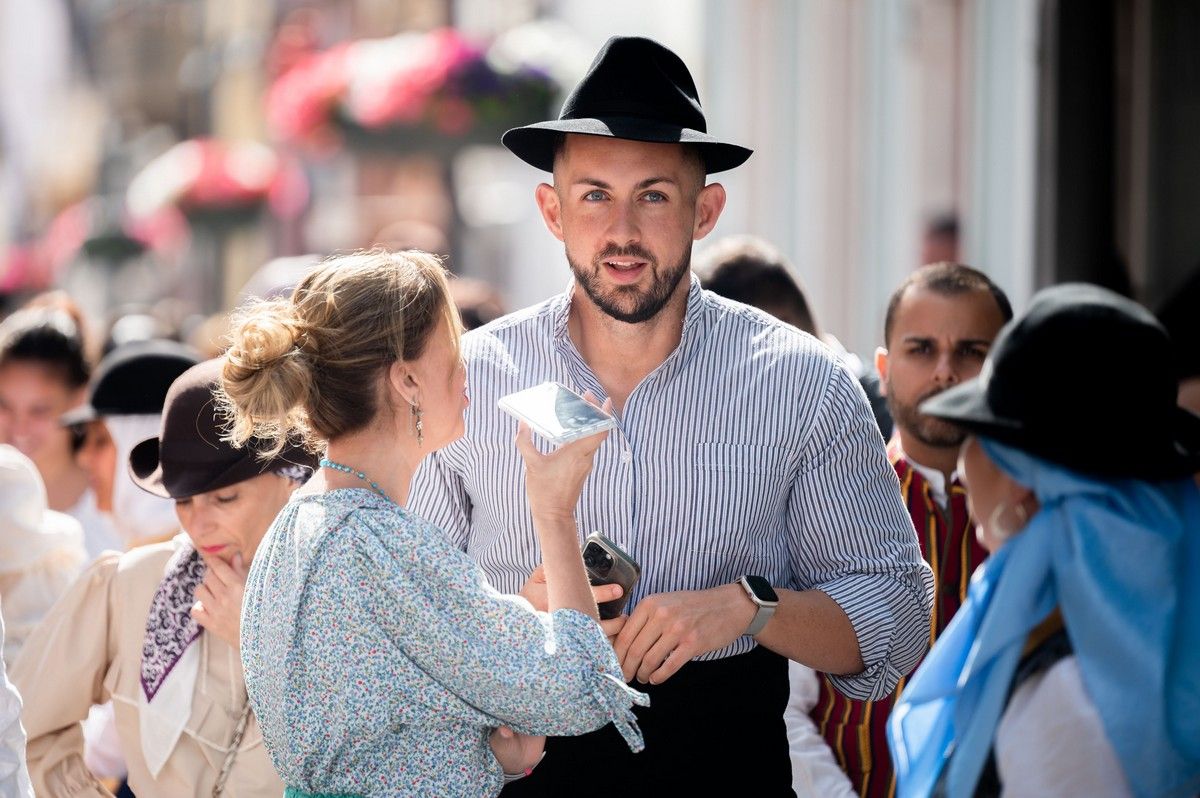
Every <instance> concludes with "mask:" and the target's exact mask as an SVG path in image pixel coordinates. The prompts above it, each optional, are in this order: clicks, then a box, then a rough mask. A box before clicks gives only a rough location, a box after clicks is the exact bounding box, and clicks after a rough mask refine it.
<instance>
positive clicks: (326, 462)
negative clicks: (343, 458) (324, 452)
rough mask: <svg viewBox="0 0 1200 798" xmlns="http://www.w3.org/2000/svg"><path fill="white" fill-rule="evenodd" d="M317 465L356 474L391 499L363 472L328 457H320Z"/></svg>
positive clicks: (389, 499) (374, 489) (383, 495)
mask: <svg viewBox="0 0 1200 798" xmlns="http://www.w3.org/2000/svg"><path fill="white" fill-rule="evenodd" d="M317 465H319V466H321V468H332V469H333V470H334V471H341V472H342V473H343V474H351V475H353V476H356V477H358V478H359V479H361V480H362V481H363V482H365V483H367V484H368V485H370V486H371V490H373V491H375V492H376V493H378V494H379V495H380V496H382V497H383V498H385V499H387V500H388V501H389V502H390V501H392V499H391V497H390V496H388V495H387V494H386V493H384V492H383V488H381V487H379V483H378V482H376V481H375V480H373V479H371V478H369V477H368V476H367V475H366V474H364V473H363V472H361V471H357V470H355V469H353V468H351V467H350V466H348V465H342V464H341V463H335V462H333V461H332V460H330V459H329V458H328V457H322V458H321V460H320V462H318V463H317ZM392 503H393V504H395V502H392Z"/></svg>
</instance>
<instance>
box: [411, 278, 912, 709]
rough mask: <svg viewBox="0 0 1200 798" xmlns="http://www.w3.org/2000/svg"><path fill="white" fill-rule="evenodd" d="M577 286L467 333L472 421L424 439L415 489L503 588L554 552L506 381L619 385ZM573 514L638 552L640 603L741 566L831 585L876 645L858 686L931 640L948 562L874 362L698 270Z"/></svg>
mask: <svg viewBox="0 0 1200 798" xmlns="http://www.w3.org/2000/svg"><path fill="white" fill-rule="evenodd" d="M573 290H574V289H573V286H570V287H568V290H567V292H566V293H565V294H563V295H560V296H558V297H555V298H553V299H550V300H548V301H546V302H544V303H542V304H540V305H537V306H534V307H532V308H528V309H526V310H523V311H519V312H517V313H514V314H511V315H509V316H506V317H504V318H502V319H499V320H497V321H495V322H493V323H492V324H489V325H487V326H486V327H483V328H481V329H479V330H476V331H473V332H471V333H469V334H467V335H466V336H465V337H464V339H463V350H464V356H465V358H466V361H467V370H468V371H467V374H468V376H467V385H468V393H469V394H470V396H471V405H470V407H469V408H468V410H467V417H466V434H465V435H464V436H463V438H461V439H460V440H458V441H456V442H455V443H453V444H451V445H449V446H447V447H446V448H444V449H442V450H441V451H439V452H437V453H435V454H434V455H432V456H431V457H428V458H426V460H425V464H424V465H423V466H422V468H421V469H420V470H419V471H418V473H417V475H416V477H415V478H414V481H413V486H412V490H411V492H410V495H409V507H410V509H411V510H412V511H414V512H416V513H417V514H419V515H421V516H423V517H424V518H426V519H428V520H430V521H432V522H433V523H435V524H437V525H439V526H440V527H441V528H442V529H444V530H446V532H447V534H449V535H450V536H451V537H452V538H453V540H454V541H455V542H456V543H457V544H458V545H459V546H461V547H462V548H463V549H464V550H465V551H467V552H468V553H469V554H470V555H471V556H472V557H473V558H474V559H476V560H477V561H478V562H479V563H480V564H481V565H482V567H483V569H484V571H485V572H486V573H487V575H488V577H489V579H490V580H491V581H492V584H493V585H494V586H495V587H497V588H498V589H500V590H502V591H507V592H516V591H517V590H519V589H520V587H521V586H522V584H524V582H525V580H526V579H527V578H528V576H529V574H530V572H531V571H532V570H533V568H534V567H535V566H536V565H538V563H539V562H540V561H541V555H540V551H539V546H538V541H537V537H536V534H535V533H534V529H533V523H532V519H531V517H530V514H529V509H528V504H527V502H526V497H525V483H524V466H523V464H522V462H521V458H520V455H519V454H518V452H517V450H516V447H515V446H514V444H513V436H514V434H515V432H516V426H517V422H516V421H515V420H513V419H512V418H510V417H509V416H507V415H505V414H504V413H503V412H502V411H500V410H498V409H497V407H496V400H497V399H499V398H500V397H501V396H504V395H505V394H508V393H512V392H514V391H519V390H522V389H525V388H529V387H531V386H534V385H537V384H539V383H542V382H545V381H547V380H554V381H557V382H561V383H563V384H564V385H567V386H569V387H572V388H574V389H576V390H578V391H580V392H583V391H585V390H590V391H592V393H594V394H595V395H596V396H598V397H600V398H601V399H604V398H605V391H604V389H603V388H602V387H601V385H600V383H599V381H598V380H597V379H596V377H595V375H594V374H593V373H592V371H591V369H590V368H588V366H587V364H586V363H585V362H584V361H583V358H582V357H581V356H580V354H579V352H578V350H577V349H576V348H575V346H574V344H573V343H572V341H571V338H570V336H569V335H568V332H567V318H568V314H569V312H570V302H571V296H572V292H573ZM576 517H577V519H578V520H579V522H580V526H579V534H580V539H581V540H582V538H583V537H584V536H585V535H586V534H587V533H589V532H591V531H600V532H603V533H604V534H605V535H607V536H608V537H610V538H611V539H612V540H613V541H614V542H616V543H617V545H619V546H620V547H621V548H623V549H624V550H625V551H626V552H628V553H629V554H630V555H631V556H632V557H633V558H634V559H635V560H637V561H638V562H639V563H640V564H641V566H642V578H641V581H640V582H639V583H638V585H637V587H636V588H635V589H634V591H633V593H632V596H631V603H630V610H632V608H633V607H634V606H636V604H637V602H638V601H639V600H640V599H641V598H642V597H644V596H647V595H650V594H654V593H663V592H669V591H675V590H701V589H706V588H711V587H716V586H719V585H723V584H729V583H732V582H734V581H736V580H737V579H738V578H739V577H741V576H742V575H743V574H758V575H761V576H763V577H765V578H766V579H768V580H769V581H770V582H771V584H772V585H774V586H776V587H781V588H790V589H793V590H809V589H819V590H821V591H823V592H825V593H827V594H828V595H829V596H831V597H832V598H833V599H834V600H835V601H836V602H837V603H838V604H839V605H840V606H841V607H842V609H843V610H844V611H845V612H846V614H847V616H848V617H849V619H850V621H851V623H852V624H853V626H854V629H855V632H856V633H857V636H858V640H859V645H860V648H861V652H862V658H863V662H864V663H865V664H866V669H865V670H864V671H863V672H862V673H861V674H857V675H854V676H849V677H835V681H836V682H837V684H838V686H839V688H840V689H841V690H843V691H845V692H846V693H847V694H848V695H852V696H855V697H859V698H878V697H880V696H883V695H886V694H888V693H889V692H890V691H891V690H892V688H893V686H894V685H895V684H896V681H897V680H898V679H899V678H900V677H901V676H902V675H903V674H905V673H908V672H909V671H910V670H911V669H912V667H913V666H914V665H915V664H916V663H917V661H918V660H919V659H920V657H921V656H922V655H923V654H924V652H925V648H926V645H927V643H928V639H929V633H928V629H929V617H930V603H931V600H932V590H933V580H932V577H931V575H930V571H929V567H928V566H927V565H926V564H925V561H924V560H923V559H922V557H921V550H920V547H919V545H918V542H917V538H916V534H915V533H914V531H913V526H912V522H911V520H910V519H909V516H908V513H907V512H906V511H905V507H904V505H903V503H902V502H901V500H900V490H899V485H898V483H897V480H896V474H895V472H894V471H893V470H892V468H891V466H890V465H889V464H888V461H887V457H886V454H885V451H884V447H883V441H882V439H881V438H880V435H879V430H878V428H877V427H876V425H875V420H874V418H873V416H872V415H871V410H870V408H869V406H868V404H867V401H866V398H865V396H864V395H863V392H862V388H861V387H860V386H859V384H858V381H857V380H856V379H855V378H854V376H853V375H852V374H851V373H850V372H849V371H848V370H847V369H846V368H845V367H844V366H842V365H841V364H840V363H839V362H838V361H837V359H836V358H835V357H834V356H833V355H832V354H831V353H830V352H829V350H828V349H826V348H825V346H824V345H822V344H821V343H819V342H818V341H817V340H816V339H815V338H813V337H811V336H809V335H807V334H805V333H802V332H800V331H798V330H796V329H795V328H793V327H791V326H789V325H786V324H783V323H781V322H778V321H776V320H775V319H773V318H771V317H769V316H767V315H765V314H763V313H760V312H758V311H756V310H754V309H752V308H749V307H747V306H745V305H741V304H738V303H735V302H731V301H728V300H725V299H722V298H720V297H718V296H716V295H715V294H712V293H711V292H708V291H703V290H701V288H700V284H699V281H698V280H696V279H695V278H694V277H693V278H692V285H691V289H690V292H689V294H688V299H687V310H686V314H685V317H684V325H683V335H682V339H681V341H680V344H679V346H678V347H677V348H676V349H675V351H674V352H673V353H672V354H671V355H670V356H669V357H667V358H666V360H665V361H663V363H662V364H661V365H660V366H659V367H658V368H657V369H655V370H654V371H653V372H652V373H651V374H649V375H648V376H647V377H646V378H645V379H644V380H643V381H642V382H641V383H640V384H639V385H638V386H637V388H636V389H635V390H634V391H633V392H632V393H631V394H630V396H629V398H628V400H627V401H626V403H625V407H624V408H623V412H622V413H621V414H620V418H619V423H618V426H617V428H616V429H614V430H613V431H612V432H611V433H610V434H609V437H608V439H607V440H606V441H605V442H604V443H603V444H602V445H601V447H600V449H599V451H598V452H597V454H596V462H595V467H594V469H593V471H592V473H591V475H590V476H589V477H588V479H587V482H586V484H585V486H584V489H583V494H582V497H581V499H580V503H579V508H578V510H577V513H576ZM754 645H755V642H754V640H753V639H751V638H749V637H745V636H743V637H740V638H738V639H737V640H736V641H734V642H733V643H732V644H731V645H729V646H727V647H726V648H724V649H720V650H718V651H713V652H710V653H708V654H706V655H704V656H703V657H701V658H700V659H714V658H717V657H725V656H729V655H733V654H740V653H744V652H746V651H749V650H750V649H752V648H753V647H754Z"/></svg>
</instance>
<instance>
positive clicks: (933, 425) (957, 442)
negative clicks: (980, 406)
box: [916, 418, 967, 449]
mask: <svg viewBox="0 0 1200 798" xmlns="http://www.w3.org/2000/svg"><path fill="white" fill-rule="evenodd" d="M916 432H917V438H918V439H919V440H920V441H921V443H923V444H925V445H926V446H935V447H937V448H939V449H957V448H958V447H959V446H962V443H963V441H965V440H966V439H967V433H966V432H964V431H963V429H962V428H961V427H956V426H954V425H953V424H950V423H948V422H946V421H941V420H938V419H931V418H926V419H923V420H922V422H921V423H920V424H919V425H918V426H917V430H916Z"/></svg>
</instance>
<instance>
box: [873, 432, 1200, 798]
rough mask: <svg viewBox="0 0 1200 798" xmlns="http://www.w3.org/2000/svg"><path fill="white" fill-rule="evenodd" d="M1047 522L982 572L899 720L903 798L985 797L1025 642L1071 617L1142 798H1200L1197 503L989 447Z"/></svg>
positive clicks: (1096, 697)
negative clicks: (1041, 626) (1052, 617)
mask: <svg viewBox="0 0 1200 798" xmlns="http://www.w3.org/2000/svg"><path fill="white" fill-rule="evenodd" d="M980 442H981V443H982V445H983V447H984V450H985V451H986V452H987V454H988V456H989V457H991V459H992V460H993V461H994V462H995V463H996V464H997V465H998V466H999V467H1000V468H1001V469H1002V470H1004V472H1005V473H1007V474H1008V475H1009V476H1011V477H1012V478H1013V479H1015V480H1016V481H1017V482H1019V483H1021V484H1022V485H1026V486H1028V487H1029V488H1030V489H1031V490H1033V492H1034V494H1035V495H1036V496H1037V498H1038V501H1039V502H1040V503H1041V510H1040V511H1039V512H1038V513H1037V514H1036V515H1035V516H1034V517H1033V518H1032V519H1031V520H1030V521H1029V523H1028V524H1027V525H1026V527H1025V529H1024V530H1023V531H1022V532H1020V533H1019V534H1017V535H1016V536H1014V537H1013V538H1012V540H1010V541H1009V542H1008V543H1006V544H1005V545H1004V546H1002V547H1001V548H1000V550H999V551H997V552H996V553H995V554H993V555H992V556H991V558H989V559H988V560H987V561H986V562H985V563H984V564H983V565H982V566H980V568H979V569H978V570H977V571H976V572H975V575H974V577H973V578H972V580H971V586H970V590H969V592H968V595H967V600H966V602H965V603H964V604H963V605H962V607H961V608H960V609H959V611H958V613H956V614H955V616H954V618H953V620H952V621H951V622H950V624H949V626H947V628H946V631H945V632H943V633H942V635H941V637H939V638H938V641H937V643H936V644H935V645H934V647H933V649H932V650H931V651H930V652H929V655H928V656H927V657H926V658H925V661H924V663H922V665H921V667H920V669H919V670H918V671H917V672H916V674H915V675H914V676H913V677H912V679H911V680H910V681H909V683H908V687H907V688H906V689H905V690H904V693H903V694H902V695H901V697H900V700H899V702H898V703H897V705H896V707H895V709H893V711H892V714H891V718H890V719H889V721H888V742H889V743H890V746H891V750H892V760H893V762H894V763H895V767H896V773H897V777H898V794H899V796H900V798H912V797H913V796H926V795H929V794H930V792H931V791H932V789H933V787H934V786H935V785H936V784H937V781H938V778H939V775H940V774H941V771H942V769H943V768H944V767H946V765H947V762H948V763H949V766H948V771H947V773H946V784H945V786H946V793H947V795H948V796H950V798H958V797H959V796H969V795H971V794H973V792H974V790H975V785H976V783H977V782H978V780H979V775H980V772H981V771H982V769H983V766H984V763H985V762H986V760H987V757H988V752H989V751H990V750H991V746H992V738H993V736H994V734H995V731H996V726H997V724H998V723H999V720H1000V716H1001V713H1002V712H1003V710H1004V704H1005V701H1006V700H1007V696H1008V690H1009V685H1010V682H1011V680H1012V675H1013V672H1014V669H1015V667H1016V665H1017V662H1018V660H1019V659H1020V656H1021V649H1022V647H1023V646H1024V643H1025V640H1026V637H1027V636H1028V634H1029V632H1030V631H1031V630H1032V629H1033V627H1035V626H1036V625H1037V624H1038V623H1039V622H1041V621H1042V619H1044V618H1045V617H1046V616H1047V615H1048V614H1049V613H1050V612H1051V611H1052V610H1053V609H1054V608H1055V607H1056V606H1057V607H1059V608H1060V609H1061V611H1062V615H1063V620H1064V622H1065V624H1066V628H1067V634H1068V636H1069V637H1070V639H1071V644H1072V647H1073V649H1074V653H1075V656H1076V658H1077V660H1078V662H1079V668H1080V671H1081V673H1082V675H1083V684H1084V688H1085V689H1086V691H1087V694H1088V696H1089V697H1090V698H1091V699H1092V702H1093V703H1094V704H1095V706H1096V709H1097V711H1098V712H1099V714H1100V718H1101V720H1102V721H1103V723H1104V731H1105V733H1106V736H1107V737H1108V740H1109V742H1110V743H1111V744H1112V746H1113V749H1114V750H1115V751H1116V753H1117V757H1118V759H1119V760H1120V762H1121V766H1122V769H1123V770H1124V772H1125V776H1126V778H1127V779H1128V780H1129V786H1130V788H1131V789H1132V790H1133V793H1134V794H1135V795H1137V796H1139V798H1150V796H1154V797H1155V798H1160V797H1162V798H1174V796H1192V795H1195V794H1196V793H1197V792H1198V791H1200V491H1198V490H1197V489H1196V485H1195V484H1194V483H1193V482H1192V481H1191V480H1190V479H1187V480H1178V481H1174V482H1160V483H1150V482H1140V481H1136V480H1101V479H1096V478H1092V477H1089V476H1085V475H1082V474H1079V473H1078V472H1075V471H1071V470H1068V469H1065V468H1062V467H1060V466H1056V465H1054V464H1052V463H1049V462H1046V461H1044V460H1040V459H1037V458H1035V457H1031V456H1030V455H1027V454H1025V453H1023V452H1021V451H1018V450H1017V449H1013V448H1011V447H1008V446H1003V445H1001V444H998V443H996V442H995V441H991V440H987V439H984V438H980Z"/></svg>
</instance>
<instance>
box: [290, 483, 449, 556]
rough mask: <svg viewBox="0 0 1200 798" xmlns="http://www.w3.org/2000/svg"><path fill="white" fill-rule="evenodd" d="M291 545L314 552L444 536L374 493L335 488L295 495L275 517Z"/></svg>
mask: <svg viewBox="0 0 1200 798" xmlns="http://www.w3.org/2000/svg"><path fill="white" fill-rule="evenodd" d="M276 523H277V525H280V526H283V527H285V528H286V529H287V530H288V533H289V536H290V537H291V538H292V539H293V543H294V545H299V546H303V547H306V548H310V550H311V552H312V553H313V554H314V555H316V554H317V553H318V552H330V551H334V550H337V551H342V550H344V549H347V548H352V549H360V550H362V549H366V550H378V549H384V550H396V549H405V550H407V549H410V548H411V547H412V546H413V545H419V544H422V543H427V542H428V543H433V544H437V543H439V542H440V541H444V540H445V536H444V535H442V534H441V533H440V532H439V531H438V530H437V528H436V527H434V526H433V525H432V524H430V523H429V522H427V521H425V520H423V519H421V518H419V517H418V516H416V515H413V514H412V513H410V512H408V511H407V510H405V509H404V508H402V507H400V506H399V505H397V504H395V503H394V502H392V501H391V500H389V499H387V498H384V497H383V496H381V495H379V494H378V493H376V492H374V491H372V490H367V489H362V488H339V489H336V490H331V491H326V492H324V493H311V494H307V495H303V496H299V497H296V498H294V499H293V500H292V501H291V502H290V503H289V504H288V506H287V508H286V509H285V511H284V513H281V514H280V517H279V518H278V519H277V521H276Z"/></svg>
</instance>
